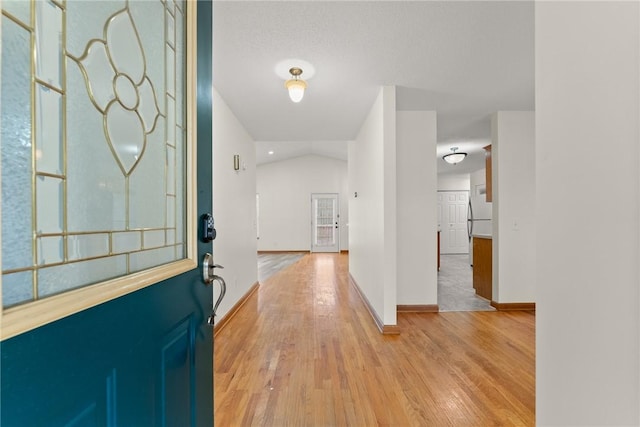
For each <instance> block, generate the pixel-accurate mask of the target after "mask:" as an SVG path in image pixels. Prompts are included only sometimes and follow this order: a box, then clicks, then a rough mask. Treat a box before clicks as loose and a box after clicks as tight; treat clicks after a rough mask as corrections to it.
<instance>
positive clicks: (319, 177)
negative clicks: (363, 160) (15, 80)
mask: <svg viewBox="0 0 640 427" xmlns="http://www.w3.org/2000/svg"><path fill="white" fill-rule="evenodd" d="M256 176H257V192H258V194H259V196H260V215H259V218H260V225H259V231H260V240H258V250H260V251H285V250H289V251H308V250H310V249H311V194H312V193H337V194H339V209H340V219H339V226H340V249H341V250H348V249H349V241H348V239H349V234H348V226H347V224H348V223H349V206H348V197H347V162H346V161H343V160H338V159H333V158H329V157H324V156H317V155H307V156H301V157H296V158H292V159H287V160H282V161H279V162H273V163H266V164H263V165H260V166H258V169H257V174H256Z"/></svg>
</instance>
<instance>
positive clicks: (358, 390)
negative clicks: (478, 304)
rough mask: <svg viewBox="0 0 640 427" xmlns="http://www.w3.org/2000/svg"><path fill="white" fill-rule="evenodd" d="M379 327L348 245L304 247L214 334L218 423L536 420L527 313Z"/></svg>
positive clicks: (413, 317) (416, 319)
mask: <svg viewBox="0 0 640 427" xmlns="http://www.w3.org/2000/svg"><path fill="white" fill-rule="evenodd" d="M398 326H399V327H400V330H401V335H399V336H383V335H381V334H380V333H379V332H378V330H377V329H376V327H375V325H374V323H373V321H372V319H371V317H370V315H369V313H368V312H367V309H366V307H365V306H364V304H363V303H362V301H361V300H360V298H359V296H358V294H357V292H356V291H355V290H354V289H353V287H352V286H351V285H350V284H349V280H348V255H344V254H311V255H305V256H304V257H302V258H301V259H300V260H299V261H298V262H296V263H295V264H293V265H292V266H290V267H288V268H286V269H284V270H282V271H280V272H278V273H276V274H275V275H273V276H272V277H271V278H269V279H267V280H266V281H265V282H263V283H262V285H261V286H260V288H259V290H258V291H257V292H256V293H255V294H254V295H252V296H251V298H249V299H248V300H247V302H246V304H245V305H244V306H243V307H242V309H241V310H240V311H239V312H238V313H237V315H236V317H235V318H233V319H232V320H231V321H230V323H229V324H228V325H227V326H226V327H225V328H224V329H222V330H221V331H220V332H219V334H218V335H217V336H216V338H215V361H214V371H215V376H214V393H215V399H214V417H215V424H216V426H220V427H222V426H244V425H258V426H283V425H295V426H303V425H307V426H325V425H350V426H369V425H398V426H424V425H460V426H468V425H495V424H500V425H534V424H535V419H534V413H535V375H534V368H535V353H534V351H535V342H534V341H535V339H534V337H535V331H534V326H535V315H534V314H533V313H531V312H456V313H429V314H402V315H399V316H398Z"/></svg>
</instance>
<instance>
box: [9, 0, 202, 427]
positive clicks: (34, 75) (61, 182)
mask: <svg viewBox="0 0 640 427" xmlns="http://www.w3.org/2000/svg"><path fill="white" fill-rule="evenodd" d="M196 7H197V10H196ZM0 8H1V9H2V16H1V19H2V24H1V26H0V28H1V32H2V43H1V44H0V45H1V46H2V49H1V61H0V63H1V69H2V75H1V79H0V84H1V88H2V91H1V98H0V101H1V102H0V103H1V105H2V111H1V120H2V123H1V124H2V126H1V130H2V133H1V142H0V147H1V151H2V158H1V164H0V166H1V167H0V170H1V178H2V198H1V203H0V205H1V209H0V211H1V212H2V228H1V239H0V240H1V242H2V257H1V263H0V266H1V269H2V275H1V276H0V277H1V278H0V289H1V293H0V295H1V297H0V311H1V313H0V318H2V324H1V326H2V327H1V328H0V331H1V342H0V357H1V360H0V407H1V408H2V411H1V413H0V425H2V426H7V427H10V426H111V427H113V426H179V427H182V426H203V425H209V426H210V425H212V424H213V411H212V407H211V405H212V400H213V372H212V357H213V336H212V335H213V334H212V329H211V327H210V326H208V325H207V317H208V316H209V314H210V310H211V306H212V296H213V295H212V290H211V287H207V286H206V285H205V284H204V283H203V279H202V277H201V274H200V269H199V268H198V265H199V262H200V260H201V259H202V257H203V255H204V253H205V252H211V250H212V244H211V243H205V242H203V241H200V242H198V241H197V236H196V234H197V219H198V217H199V216H200V215H201V214H204V213H205V212H210V211H211V202H212V185H211V183H212V179H211V176H212V173H211V172H212V171H211V158H212V153H211V137H212V98H211V82H212V70H211V64H212V62H211V58H212V51H211V48H212V46H211V40H212V39H211V34H212V3H211V1H198V2H195V1H193V2H192V1H189V2H187V1H183V0H147V1H122V0H109V1H81V0H73V1H71V0H66V1H65V0H30V1H29V0H20V1H6V0H5V1H3V0H0ZM196 12H197V15H196ZM196 39H197V43H196ZM196 154H197V155H196ZM196 183H197V187H196Z"/></svg>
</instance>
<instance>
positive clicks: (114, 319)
mask: <svg viewBox="0 0 640 427" xmlns="http://www.w3.org/2000/svg"><path fill="white" fill-rule="evenodd" d="M167 1H172V0H167ZM98 3H102V2H96V4H98ZM65 4H66V2H64V1H60V2H55V6H57V7H59V8H61V9H64V5H65ZM3 19H5V16H3ZM197 19H198V26H197V28H198V35H197V41H198V43H197V46H198V51H197V53H198V61H197V64H198V65H197V123H198V126H197V152H198V157H197V159H198V160H197V164H196V165H195V166H196V167H197V195H196V196H197V212H195V213H193V214H194V215H195V216H200V215H201V214H203V213H206V212H210V211H211V205H212V173H211V158H212V153H211V149H212V145H211V138H212V105H211V104H212V98H211V81H212V69H211V63H212V62H211V57H212V56H211V55H212V52H211V40H212V38H211V36H212V5H211V2H210V1H199V2H198V15H197ZM4 22H5V21H4V20H3V25H4ZM3 31H4V29H3ZM123 90H124V89H123ZM2 107H3V108H6V107H7V106H6V105H3V106H2ZM3 117H4V115H3ZM2 143H3V144H4V143H6V141H5V140H3V141H2ZM99 161H100V160H99ZM3 190H4V189H3ZM14 191H20V190H19V189H14ZM4 214H5V213H4V211H3V215H4ZM65 237H68V236H65ZM191 238H196V236H191ZM211 250H212V245H211V243H202V242H200V241H199V243H198V254H197V259H198V260H202V257H203V255H204V253H205V252H211ZM5 256H6V254H5V253H4V251H3V259H4V258H5ZM3 285H4V284H3ZM211 307H212V290H211V287H207V286H205V285H204V283H203V280H202V277H201V274H200V270H199V269H198V268H194V269H193V270H191V271H188V272H186V273H183V274H181V275H178V276H176V277H173V278H171V279H168V280H164V281H161V282H159V283H156V284H153V285H151V286H148V287H145V288H143V289H140V290H138V291H135V292H133V293H130V294H128V295H125V296H121V297H119V298H116V299H113V300H111V301H108V302H106V303H103V304H100V305H97V306H95V307H92V308H89V309H86V310H83V311H80V312H78V313H76V314H73V315H70V316H68V317H64V318H62V319H60V320H57V321H55V322H52V323H48V324H46V325H44V326H41V327H38V328H36V329H34V330H31V331H28V332H24V333H21V334H18V335H17V336H14V337H12V338H9V339H6V340H4V341H2V342H1V343H0V352H1V361H0V362H1V371H0V374H1V377H0V382H1V390H0V392H1V396H0V399H1V401H0V403H1V411H0V425H2V426H3V427H25V426H124V427H128V426H132V427H133V426H211V425H213V409H212V407H213V386H212V384H213V372H212V364H213V337H212V329H211V327H210V326H208V325H207V323H206V322H207V317H208V316H209V314H210V312H211Z"/></svg>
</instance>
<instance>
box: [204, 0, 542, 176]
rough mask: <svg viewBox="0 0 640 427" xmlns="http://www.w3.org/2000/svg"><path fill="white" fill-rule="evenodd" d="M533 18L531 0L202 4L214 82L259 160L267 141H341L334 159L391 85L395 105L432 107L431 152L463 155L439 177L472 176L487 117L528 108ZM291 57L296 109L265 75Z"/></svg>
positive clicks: (306, 146)
mask: <svg viewBox="0 0 640 427" xmlns="http://www.w3.org/2000/svg"><path fill="white" fill-rule="evenodd" d="M533 20H534V5H533V2H532V1H509V2H507V1H496V2H483V1H442V2H437V1H416V2H408V1H391V2H383V1H372V2H366V1H358V2H351V1H336V2H325V1H275V2H268V1H257V2H251V1H214V86H215V87H216V89H217V90H218V92H219V93H220V95H221V96H222V98H223V99H224V100H225V101H226V102H227V104H228V105H229V107H230V108H231V110H232V111H233V112H234V113H235V114H236V116H237V117H238V118H239V120H240V121H241V122H242V123H243V125H244V126H245V127H246V129H247V131H248V132H249V133H250V134H251V135H252V137H253V138H254V139H255V140H256V141H258V143H257V146H258V160H259V161H263V160H261V155H260V148H261V147H262V148H263V149H264V150H267V149H268V148H267V147H268V146H269V145H271V146H274V145H275V144H279V147H280V148H279V150H285V151H286V149H287V147H289V148H290V149H291V150H292V153H298V154H292V155H300V154H299V152H300V150H304V151H305V153H311V152H315V153H318V154H323V151H324V150H323V149H322V147H321V146H322V142H323V141H324V142H327V141H343V143H342V145H343V146H344V147H345V148H344V149H343V152H344V153H345V154H344V155H346V144H345V143H344V141H349V140H353V139H355V137H356V135H357V132H358V130H359V129H360V127H361V125H362V123H363V121H364V118H365V117H366V115H367V113H368V112H369V110H370V108H371V105H372V104H373V101H374V99H375V97H376V95H377V93H378V91H379V88H380V86H382V85H396V86H397V97H396V99H397V108H398V110H436V111H437V114H438V144H439V151H440V152H443V153H444V152H447V151H449V148H450V147H451V146H458V147H460V148H461V150H465V151H467V152H469V154H470V155H469V158H468V159H467V160H465V161H464V162H463V163H461V164H459V165H457V166H455V167H452V166H449V167H446V165H444V162H443V161H440V162H439V169H440V172H444V173H446V172H447V171H455V172H465V171H469V170H475V169H477V168H479V167H482V150H481V147H482V146H484V145H486V144H487V143H489V140H490V133H491V124H490V115H491V114H492V113H493V112H495V111H498V110H532V109H533V108H534V105H533V103H534V50H533V48H534V46H533V40H534V38H533V36H534V34H533V28H534V27H533V24H534V21H533ZM291 58H293V59H296V58H298V59H301V60H304V61H306V62H308V63H310V64H311V65H312V66H313V67H314V75H313V76H312V78H310V79H309V80H308V84H309V87H308V90H307V92H306V94H305V97H304V99H303V100H302V102H300V103H299V104H294V103H292V102H291V101H290V100H289V98H288V96H287V93H286V90H285V89H284V80H283V78H282V77H280V76H278V73H277V72H276V69H277V68H278V67H280V68H281V67H282V61H286V60H289V59H291ZM302 77H303V78H304V77H305V75H304V74H303V76H302ZM282 142H288V143H289V144H285V145H283V144H281V143H282ZM311 142H313V143H311ZM296 143H298V146H296ZM327 144H329V143H327ZM339 145H340V144H336V143H333V144H332V146H331V147H328V145H327V147H328V148H327V150H326V151H328V152H329V153H330V154H327V155H332V156H334V157H335V156H336V155H340V154H339V152H340V150H336V147H337V146H339ZM337 153H338V154H337ZM281 154H282V155H285V153H281ZM434 155H436V154H435V153H434ZM439 155H441V154H439ZM264 161H269V159H266V160H264Z"/></svg>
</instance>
